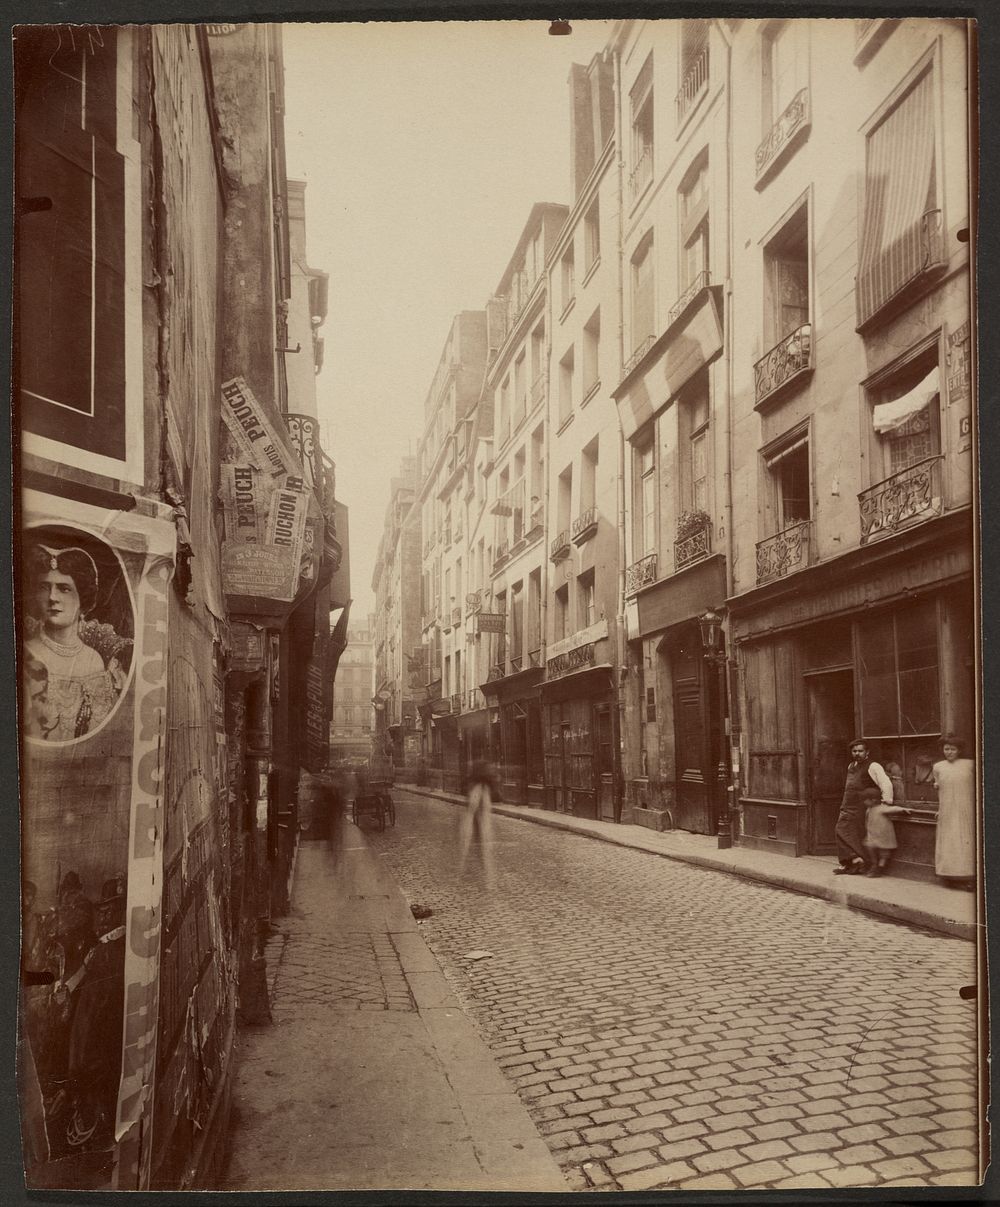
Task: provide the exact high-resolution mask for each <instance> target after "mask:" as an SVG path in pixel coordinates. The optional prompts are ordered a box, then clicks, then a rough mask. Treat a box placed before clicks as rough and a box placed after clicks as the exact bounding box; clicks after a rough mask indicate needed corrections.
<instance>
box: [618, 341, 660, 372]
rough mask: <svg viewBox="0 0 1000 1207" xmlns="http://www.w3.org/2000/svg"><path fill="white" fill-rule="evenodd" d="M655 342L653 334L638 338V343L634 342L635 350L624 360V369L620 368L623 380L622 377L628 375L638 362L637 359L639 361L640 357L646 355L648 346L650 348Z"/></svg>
mask: <svg viewBox="0 0 1000 1207" xmlns="http://www.w3.org/2000/svg"><path fill="white" fill-rule="evenodd" d="M655 342H656V337H655V336H653V335H647V336H646V337H645V338H644V339H642V340H640V341H639V343H638V344H636V346H635V350H634V351H633V353H632V355H631V356H630V357H629V358H628V360H627V361H626V362H625V367H624V369H622V379H623V380H624V378H626V377H628V375H629V374H630V373H631V372H632V370H633V369H634V368H635V367H636V365H637V364H638V363H639V361H641V360H642V358H643V357H644V356H645V355H646V353H647V352H648V351H649V350H650V348H652V346H653V344H654V343H655Z"/></svg>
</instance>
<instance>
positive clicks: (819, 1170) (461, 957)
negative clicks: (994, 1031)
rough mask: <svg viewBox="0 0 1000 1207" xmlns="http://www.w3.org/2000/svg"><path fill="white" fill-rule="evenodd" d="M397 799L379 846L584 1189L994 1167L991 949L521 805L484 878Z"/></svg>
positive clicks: (440, 811)
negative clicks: (985, 1137)
mask: <svg viewBox="0 0 1000 1207" xmlns="http://www.w3.org/2000/svg"><path fill="white" fill-rule="evenodd" d="M395 798H396V801H397V809H398V823H397V825H396V827H395V829H391V828H390V829H388V830H387V831H386V832H385V833H384V834H376V833H369V835H368V837H369V841H370V842H371V844H372V847H373V850H374V851H375V853H376V854H377V855H378V856H379V857H381V858H382V860H383V861H384V863H385V865H386V868H387V870H388V871H390V872H391V873H392V874H393V875H394V876H395V877H396V878H397V879H398V881H399V883H400V885H401V887H402V889H403V891H404V892H405V894H406V895H407V897H408V898H409V900H410V902H411V903H420V904H422V905H426V906H429V907H430V908H431V909H432V910H433V911H434V912H433V914H432V916H431V917H429V918H428V919H427V920H426V921H424V922H423V924H422V931H423V936H424V938H425V940H426V941H427V943H428V944H429V946H430V947H431V949H432V950H433V952H434V953H435V955H436V956H437V958H438V960H439V961H440V962H441V964H442V967H443V968H444V971H445V974H446V976H447V977H448V979H449V981H450V982H451V984H452V985H453V987H454V990H455V993H456V995H457V997H458V999H459V1000H460V1002H461V1003H462V1005H463V1007H464V1008H465V1009H466V1010H468V1011H469V1013H470V1014H471V1015H472V1016H473V1018H474V1019H475V1020H476V1022H477V1023H478V1025H479V1027H480V1029H481V1032H482V1034H483V1037H484V1038H485V1040H486V1042H487V1043H488V1044H489V1046H490V1049H491V1051H492V1053H493V1055H494V1057H495V1058H496V1060H497V1062H498V1064H499V1065H500V1067H502V1069H503V1070H504V1073H505V1075H506V1076H507V1078H509V1079H510V1081H511V1083H512V1084H513V1085H514V1087H515V1088H516V1089H517V1092H518V1094H519V1095H520V1097H521V1100H522V1101H523V1102H524V1103H525V1105H526V1106H527V1108H528V1110H529V1112H530V1114H531V1116H532V1118H533V1119H534V1121H535V1123H536V1125H537V1127H538V1129H539V1131H540V1132H541V1133H542V1135H543V1136H544V1137H545V1138H546V1141H547V1143H548V1144H549V1146H550V1148H551V1150H552V1151H553V1153H554V1155H555V1157H556V1159H557V1160H558V1161H559V1163H560V1165H561V1166H562V1168H563V1170H564V1172H565V1174H566V1176H567V1178H568V1180H569V1182H570V1184H571V1185H572V1186H573V1187H574V1188H576V1189H581V1190H582V1189H587V1188H594V1189H621V1190H645V1189H653V1188H660V1189H664V1188H670V1187H681V1188H684V1189H734V1188H735V1189H740V1188H765V1187H766V1188H771V1187H777V1188H782V1189H791V1188H795V1187H824V1188H825V1187H870V1186H949V1185H961V1184H965V1185H968V1184H970V1183H975V1182H976V1181H977V1176H976V1163H977V1148H978V1136H977V1114H976V1109H975V1108H976V1094H975V1087H976V1052H977V1045H976V1008H975V1005H974V1003H973V1002H969V1001H963V1000H961V999H960V997H959V989H960V988H961V987H962V986H965V985H969V984H971V983H973V982H974V980H975V967H974V948H973V945H972V944H971V943H968V942H965V941H963V940H959V939H953V938H948V937H943V936H938V935H934V934H930V933H925V932H922V931H918V930H915V929H912V928H909V927H906V926H901V925H898V924H894V923H890V922H885V921H881V920H877V919H874V918H869V917H867V916H864V915H860V914H858V913H854V912H848V911H846V910H842V909H839V908H837V907H836V906H833V905H831V904H829V903H827V902H824V901H821V900H817V899H814V898H810V897H806V896H802V895H799V894H795V893H790V892H787V891H784V890H780V889H775V888H770V887H767V886H762V885H756V884H751V883H747V882H744V881H741V880H740V879H738V878H736V877H732V876H726V875H723V874H720V873H716V872H713V871H708V870H705V869H702V868H697V867H691V866H687V865H683V864H680V863H677V862H674V861H670V860H666V859H661V858H657V857H655V856H652V855H649V854H646V853H645V852H640V851H631V850H627V849H622V848H619V847H615V846H611V845H609V844H605V843H601V842H596V841H593V840H591V839H586V838H581V837H578V836H575V835H571V834H564V833H557V832H554V831H550V830H548V829H546V828H544V827H541V826H535V825H530V824H527V823H525V822H520V821H516V820H511V819H507V818H503V817H498V818H496V819H495V843H494V854H495V862H496V879H495V886H494V888H493V890H492V892H487V891H486V890H485V889H484V887H483V882H482V880H481V877H480V876H479V875H478V874H477V872H476V869H475V866H474V865H471V864H470V869H469V870H468V871H467V872H466V873H465V874H464V875H460V874H459V873H458V872H457V870H456V864H457V859H456V851H457V826H458V820H459V816H460V813H459V810H458V809H456V808H455V807H453V806H451V805H447V804H442V803H438V802H432V801H427V800H424V799H422V798H419V797H416V796H414V795H411V794H407V793H406V792H404V791H397V792H396V793H395ZM477 951H486V952H489V953H491V954H489V955H488V956H483V957H481V958H478V959H469V958H467V957H468V955H469V953H473V952H477ZM289 954H290V953H289Z"/></svg>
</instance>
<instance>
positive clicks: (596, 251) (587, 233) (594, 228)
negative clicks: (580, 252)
mask: <svg viewBox="0 0 1000 1207" xmlns="http://www.w3.org/2000/svg"><path fill="white" fill-rule="evenodd" d="M583 248H584V261H583V263H584V271H585V272H590V270H591V269H592V268H593V267H594V265H595V264H596V263H597V261H598V260H599V259H600V258H601V210H600V202H598V201H595V202H594V204H593V205H592V206H591V207H590V209H589V210H587V215H586V217H585V218H584V220H583Z"/></svg>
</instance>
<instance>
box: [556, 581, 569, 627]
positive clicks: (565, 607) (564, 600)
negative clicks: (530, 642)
mask: <svg viewBox="0 0 1000 1207" xmlns="http://www.w3.org/2000/svg"><path fill="white" fill-rule="evenodd" d="M555 603H556V608H555V635H556V641H561V640H562V639H563V638H564V637H568V636H569V632H570V628H569V583H563V585H562V586H561V587H557V588H556V593H555Z"/></svg>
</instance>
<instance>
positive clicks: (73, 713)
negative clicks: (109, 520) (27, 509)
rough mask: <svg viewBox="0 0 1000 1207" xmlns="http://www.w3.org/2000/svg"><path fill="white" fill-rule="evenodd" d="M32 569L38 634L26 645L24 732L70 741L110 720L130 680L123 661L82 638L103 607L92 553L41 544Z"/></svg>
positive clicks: (30, 554)
mask: <svg viewBox="0 0 1000 1207" xmlns="http://www.w3.org/2000/svg"><path fill="white" fill-rule="evenodd" d="M27 571H28V591H29V604H30V610H31V612H32V614H33V617H32V619H33V621H34V631H33V632H32V633H31V635H30V636H29V637H28V639H27V640H26V641H25V643H24V668H23V673H24V691H25V709H24V729H25V733H26V734H27V735H28V736H29V737H33V738H41V739H42V740H43V741H48V742H65V741H69V740H72V739H73V738H79V737H82V736H83V735H84V734H87V733H90V732H91V730H93V729H95V728H96V727H97V726H98V725H99V724H100V723H101V722H102V721H103V720H104V718H105V717H106V716H107V715H108V713H109V712H110V711H111V709H112V708H113V707H114V704H115V701H116V700H117V699H118V696H119V695H120V693H121V690H122V686H123V684H124V679H125V676H124V674H123V673H122V671H121V667H120V665H119V664H118V661H117V659H116V658H114V657H111V658H110V659H109V661H108V665H107V666H105V662H104V659H103V658H102V657H101V655H100V654H99V653H98V651H97V650H96V649H95V648H94V647H93V645H91V644H89V643H88V642H86V641H85V640H84V638H83V636H82V626H83V624H84V618H85V616H86V615H87V613H89V612H90V611H91V610H92V609H93V608H94V606H95V604H96V603H97V567H96V565H95V564H94V559H93V558H92V557H91V556H90V554H89V553H87V551H86V550H84V549H78V548H70V549H58V548H50V547H49V546H47V545H34V546H32V547H31V549H29V550H28V566H27ZM98 627H100V628H107V627H108V626H98Z"/></svg>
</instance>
